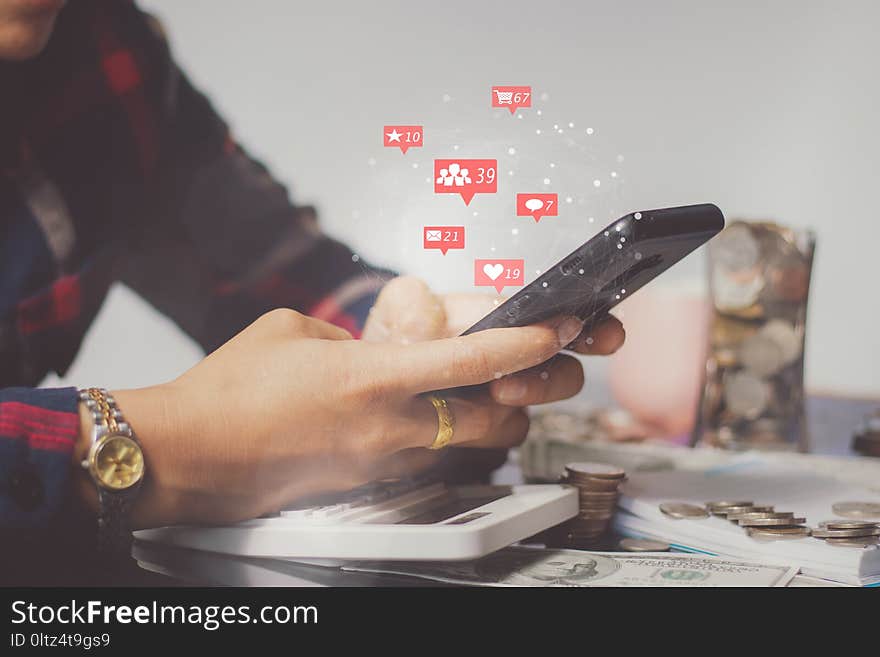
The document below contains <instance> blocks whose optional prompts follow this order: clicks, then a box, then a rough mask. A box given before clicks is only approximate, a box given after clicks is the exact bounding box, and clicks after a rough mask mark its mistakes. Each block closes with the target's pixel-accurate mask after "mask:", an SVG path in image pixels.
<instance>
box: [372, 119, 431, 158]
mask: <svg viewBox="0 0 880 657" xmlns="http://www.w3.org/2000/svg"><path fill="white" fill-rule="evenodd" d="M424 141H425V131H424V128H423V126H420V125H386V126H384V127H383V128H382V145H383V146H384V147H385V148H398V147H399V148H400V152H401V153H403V154H404V155H406V152H407V150H409V149H410V148H420V147H421V146H423V145H424Z"/></svg>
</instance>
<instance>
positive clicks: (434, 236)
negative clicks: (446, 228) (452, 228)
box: [425, 230, 443, 242]
mask: <svg viewBox="0 0 880 657" xmlns="http://www.w3.org/2000/svg"><path fill="white" fill-rule="evenodd" d="M442 234H443V231H442V230H426V231H425V241H426V242H441V241H443V237H442Z"/></svg>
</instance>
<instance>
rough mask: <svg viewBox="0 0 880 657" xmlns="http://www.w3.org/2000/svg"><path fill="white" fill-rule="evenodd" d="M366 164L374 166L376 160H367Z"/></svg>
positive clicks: (372, 158) (373, 158)
mask: <svg viewBox="0 0 880 657" xmlns="http://www.w3.org/2000/svg"><path fill="white" fill-rule="evenodd" d="M367 164H369V165H370V166H371V167H374V166H376V158H375V157H371V158H370V159H369V160H367Z"/></svg>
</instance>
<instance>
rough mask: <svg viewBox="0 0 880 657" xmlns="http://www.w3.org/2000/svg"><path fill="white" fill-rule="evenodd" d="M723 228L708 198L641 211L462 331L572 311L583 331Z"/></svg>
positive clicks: (532, 321)
mask: <svg viewBox="0 0 880 657" xmlns="http://www.w3.org/2000/svg"><path fill="white" fill-rule="evenodd" d="M722 228H724V215H723V214H722V213H721V210H719V209H718V207H717V206H715V205H712V204H711V203H704V204H701V205H685V206H681V207H677V208H661V209H658V210H642V211H641V212H633V213H631V214H628V215H626V216H625V217H621V218H620V219H618V220H617V221H615V222H614V223H612V224H609V225H608V226H607V227H605V228H604V229H603V230H601V231H599V233H598V234H597V235H596V236H595V237H593V238H592V239H591V240H589V241H588V242H586V243H585V244H583V245H581V246H580V247H578V248H577V249H575V250H574V251H573V252H572V253H571V254H569V255H568V256H566V257H565V258H563V259H562V260H560V261H559V262H558V263H556V264H555V265H553V267H551V268H550V269H548V270H547V271H545V272H544V273H543V274H541V276H540V277H539V278H538V279H537V280H535V281H533V282H532V283H529V284H528V285H527V286H526V287H524V288H523V289H521V290H520V291H519V292H517V293H516V294H514V295H513V296H512V297H510V298H509V299H508V300H507V301H505V302H504V303H502V304H501V305H499V306H498V307H497V308H495V309H494V310H492V312H490V313H489V314H488V315H486V316H485V317H483V319H481V320H480V321H478V322H477V323H476V324H474V325H473V326H471V327H470V328H469V329H467V330H466V331H465V332H464V333H462V335H468V334H469V333H475V332H477V331H484V330H486V329H490V328H504V327H508V326H527V325H529V324H535V323H537V322H541V321H544V320H545V319H549V318H551V317H554V316H557V315H574V316H576V317H580V318H581V319H583V320H584V325H585V327H586V328H587V329H588V330H589V327H590V326H594V325H595V324H597V323H598V322H600V321H601V320H603V319H604V318H605V317H606V316H607V314H608V311H609V310H611V309H612V308H613V307H614V306H616V305H617V304H618V303H620V302H621V301H623V300H624V299H626V298H628V297H631V296H632V295H633V294H634V293H635V292H636V290H638V289H639V288H641V287H642V286H643V285H645V283H648V282H649V281H651V280H652V279H654V278H655V277H657V276H658V275H660V274H661V273H662V272H664V271H666V270H667V269H669V268H670V267H671V266H672V265H674V264H675V263H676V262H678V261H679V260H681V259H682V258H684V257H685V256H686V255H687V254H689V253H691V252H692V251H693V250H694V249H696V248H697V247H699V246H701V245H703V244H705V243H706V242H708V241H709V240H710V239H711V238H712V237H714V236H715V235H717V234H718V233H719V232H720V231H721V229H722Z"/></svg>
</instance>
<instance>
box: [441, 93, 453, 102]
mask: <svg viewBox="0 0 880 657" xmlns="http://www.w3.org/2000/svg"><path fill="white" fill-rule="evenodd" d="M450 100H452V96H450V95H449V94H443V102H444V103H448V102H449V101H450Z"/></svg>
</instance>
